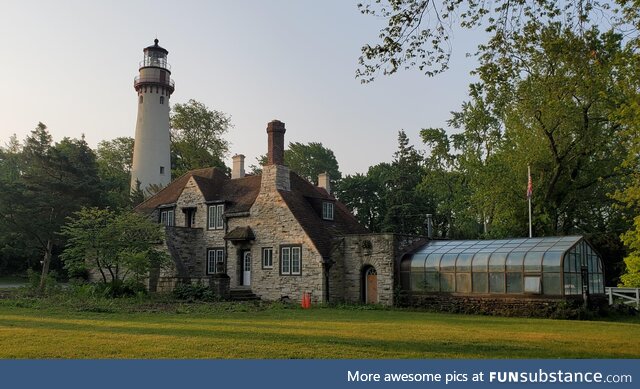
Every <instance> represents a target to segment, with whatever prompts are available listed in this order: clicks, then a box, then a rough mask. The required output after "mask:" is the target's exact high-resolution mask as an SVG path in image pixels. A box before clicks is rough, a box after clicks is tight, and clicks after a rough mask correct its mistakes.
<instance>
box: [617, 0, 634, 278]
mask: <svg viewBox="0 0 640 389" xmlns="http://www.w3.org/2000/svg"><path fill="white" fill-rule="evenodd" d="M636 3H637V2H636ZM639 13H640V8H639V7H636V8H635V9H633V12H630V14H629V17H630V18H632V19H633V20H636V27H640V17H639V16H638V14H639ZM627 46H628V49H629V50H630V51H632V53H631V54H630V55H629V56H628V57H627V58H626V60H625V62H626V64H627V65H628V66H626V67H624V68H623V69H622V71H621V72H620V73H619V74H620V78H621V81H620V85H621V86H622V90H623V94H622V96H620V98H619V100H618V107H619V108H618V110H617V111H616V113H615V117H616V119H617V120H619V121H620V122H621V123H624V126H623V129H622V142H623V143H624V144H625V146H626V148H627V153H626V156H625V158H624V160H623V162H622V168H623V169H626V170H629V171H630V172H631V174H630V177H629V183H628V185H627V186H626V187H624V188H623V189H620V190H618V192H617V193H615V196H614V198H615V199H616V200H618V201H620V203H621V206H622V208H623V210H624V211H626V212H627V213H628V215H629V219H631V221H632V226H631V228H629V229H628V230H627V231H626V232H625V233H624V234H623V235H622V237H621V239H622V241H623V242H624V244H625V246H626V247H627V249H628V253H627V256H626V257H625V259H624V264H625V267H624V269H623V272H624V274H623V275H622V276H621V277H620V281H621V284H622V285H623V286H627V287H633V288H637V287H640V217H638V215H639V214H640V158H638V156H640V131H639V130H638V127H640V96H639V92H638V91H640V54H639V51H640V50H639V49H640V40H639V39H635V40H631V41H629V43H628V44H627Z"/></svg>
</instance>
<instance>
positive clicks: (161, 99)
mask: <svg viewBox="0 0 640 389" xmlns="http://www.w3.org/2000/svg"><path fill="white" fill-rule="evenodd" d="M160 104H164V96H160Z"/></svg>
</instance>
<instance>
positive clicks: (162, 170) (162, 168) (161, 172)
mask: <svg viewBox="0 0 640 389" xmlns="http://www.w3.org/2000/svg"><path fill="white" fill-rule="evenodd" d="M160 174H164V166H160Z"/></svg>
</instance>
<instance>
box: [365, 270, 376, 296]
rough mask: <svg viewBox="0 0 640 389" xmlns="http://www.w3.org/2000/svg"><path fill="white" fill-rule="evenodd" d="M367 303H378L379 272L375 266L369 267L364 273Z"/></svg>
mask: <svg viewBox="0 0 640 389" xmlns="http://www.w3.org/2000/svg"><path fill="white" fill-rule="evenodd" d="M364 287H365V303H367V304H377V303H378V273H377V272H376V269H375V268H373V267H369V268H368V269H367V270H366V271H365V273H364Z"/></svg>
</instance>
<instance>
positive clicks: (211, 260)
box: [207, 250, 216, 274]
mask: <svg viewBox="0 0 640 389" xmlns="http://www.w3.org/2000/svg"><path fill="white" fill-rule="evenodd" d="M215 255H216V252H215V250H209V251H207V273H210V274H213V273H215V272H216V261H215Z"/></svg>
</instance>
